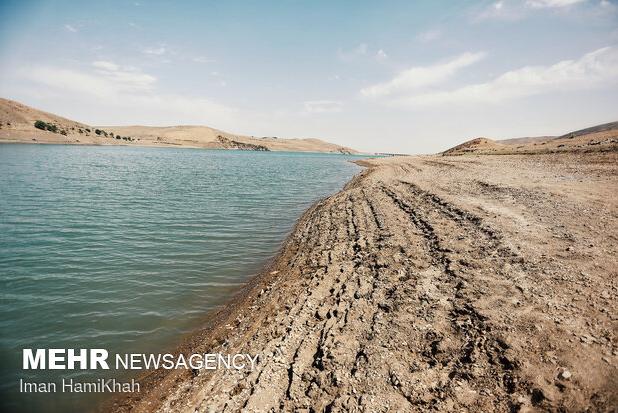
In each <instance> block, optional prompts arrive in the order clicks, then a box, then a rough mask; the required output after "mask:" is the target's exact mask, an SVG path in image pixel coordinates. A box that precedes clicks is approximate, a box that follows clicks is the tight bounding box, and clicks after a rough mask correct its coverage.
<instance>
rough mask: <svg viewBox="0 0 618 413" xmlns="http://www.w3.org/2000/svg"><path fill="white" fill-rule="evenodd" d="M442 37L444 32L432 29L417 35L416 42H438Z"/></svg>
mask: <svg viewBox="0 0 618 413" xmlns="http://www.w3.org/2000/svg"><path fill="white" fill-rule="evenodd" d="M440 37H442V31H441V30H439V29H430V30H426V31H424V32H421V33H419V34H417V35H416V40H418V41H419V42H422V43H429V42H432V41H434V40H438V39H439V38H440Z"/></svg>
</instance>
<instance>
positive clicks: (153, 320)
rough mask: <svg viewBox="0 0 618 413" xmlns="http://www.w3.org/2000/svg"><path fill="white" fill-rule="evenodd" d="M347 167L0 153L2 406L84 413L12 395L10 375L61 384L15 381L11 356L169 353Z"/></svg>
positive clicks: (273, 157)
mask: <svg viewBox="0 0 618 413" xmlns="http://www.w3.org/2000/svg"><path fill="white" fill-rule="evenodd" d="M350 159H354V157H352V156H343V155H322V154H300V153H281V152H279V153H273V152H242V151H207V150H197V149H196V150H193V149H167V148H166V149H159V148H135V147H94V146H56V145H53V146H51V145H50V146H46V145H0V297H1V299H0V314H1V319H0V357H1V359H0V363H2V373H1V377H0V379H1V390H2V403H3V407H6V406H9V407H11V408H15V407H16V406H17V407H21V409H22V410H26V411H29V410H32V411H36V410H39V411H40V410H41V409H43V407H44V408H45V411H48V410H56V411H70V410H74V411H81V410H83V409H84V406H85V405H90V404H91V403H92V399H91V398H90V399H89V398H88V396H82V397H78V396H73V397H66V396H64V397H62V395H59V394H58V395H45V396H36V397H30V396H29V397H27V398H23V397H22V398H20V397H16V395H17V392H18V388H19V383H18V382H19V378H31V379H37V380H47V379H49V380H52V381H53V380H58V378H59V377H70V376H71V375H69V374H67V372H63V373H58V372H52V373H49V372H38V373H37V374H36V375H32V374H30V375H28V374H24V371H22V370H21V349H22V348H93V347H95V348H106V349H108V350H109V351H110V356H112V354H113V353H122V354H124V353H131V352H137V353H141V352H154V353H159V352H163V351H165V350H168V349H170V348H173V346H174V344H176V343H177V342H178V339H179V336H181V335H182V334H183V333H186V332H188V331H190V330H191V329H193V328H195V327H196V326H197V324H198V323H199V322H200V320H202V317H203V315H204V314H205V313H206V312H207V311H208V310H210V309H212V308H213V307H215V306H217V305H220V304H221V303H222V302H223V301H225V299H226V298H228V297H230V295H231V294H232V293H233V292H234V291H236V290H237V289H238V287H239V286H240V285H242V284H243V283H244V282H246V281H247V279H248V278H250V277H251V276H252V275H254V274H255V273H256V272H258V271H259V270H260V267H261V266H262V265H263V264H264V263H265V261H266V260H267V259H268V258H270V257H272V256H273V255H274V254H275V253H276V251H277V249H278V248H279V247H280V246H281V243H282V241H283V240H284V238H285V236H286V235H287V234H288V233H289V231H290V230H291V228H292V227H293V225H294V223H295V221H296V220H297V219H298V218H299V217H300V215H301V214H302V212H303V211H304V210H305V209H307V208H308V206H309V205H311V204H312V203H313V202H315V201H316V200H317V199H319V198H321V197H324V196H327V195H329V194H332V193H334V192H336V191H337V190H339V189H340V188H341V187H342V186H343V184H344V183H345V182H347V181H348V180H349V179H350V178H351V177H352V176H353V175H354V174H355V173H357V172H358V171H359V170H360V168H359V167H358V166H356V165H354V164H352V163H351V162H348V160H350ZM112 357H113V356H112ZM79 374H80V373H73V376H72V377H76V376H79ZM81 375H82V376H81V377H80V380H82V379H83V380H86V379H90V378H92V377H94V375H93V372H92V371H89V372H85V373H81ZM104 377H120V376H119V375H118V374H112V375H110V374H109V373H108V376H104ZM16 401H17V404H15V402H16ZM10 403H13V404H11V405H9V404H10Z"/></svg>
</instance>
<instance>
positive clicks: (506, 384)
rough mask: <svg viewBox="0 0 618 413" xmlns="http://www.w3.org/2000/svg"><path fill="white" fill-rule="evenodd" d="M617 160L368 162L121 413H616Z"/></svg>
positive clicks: (612, 156)
mask: <svg viewBox="0 0 618 413" xmlns="http://www.w3.org/2000/svg"><path fill="white" fill-rule="evenodd" d="M617 155H618V154H616V153H615V152H612V153H600V154H599V153H597V154H571V155H569V154H561V155H536V156H458V157H440V156H436V157H401V158H391V159H376V160H371V161H367V162H365V165H366V166H368V169H366V170H365V171H364V172H363V173H362V174H361V175H359V176H358V177H357V178H355V179H354V180H353V181H352V182H351V183H350V184H348V186H347V187H346V188H345V189H344V190H343V191H341V192H340V193H338V194H336V195H334V196H332V197H330V198H328V199H326V200H324V201H322V202H320V203H319V204H317V205H315V206H314V207H313V208H311V209H310V210H309V211H307V213H306V214H305V215H304V216H303V218H302V219H301V220H300V221H299V223H298V225H297V227H296V229H295V231H294V233H293V234H292V236H291V237H290V239H289V241H288V242H287V244H286V245H285V247H284V248H283V250H282V252H281V254H280V255H279V256H278V257H277V258H276V259H275V260H274V262H273V263H272V265H271V266H270V267H269V268H268V269H267V271H266V272H265V273H263V274H262V275H261V276H260V277H257V278H256V279H254V280H253V281H252V282H251V283H250V284H249V285H248V286H247V288H246V289H245V290H244V291H243V292H242V293H241V294H239V295H238V296H237V297H236V298H235V300H234V301H233V302H232V303H231V304H230V305H229V306H226V307H225V308H224V309H222V310H221V311H220V312H219V313H216V314H214V315H213V318H212V320H211V321H210V322H209V323H208V328H207V329H204V330H203V331H201V332H198V333H197V334H195V335H194V336H193V337H192V338H191V339H190V340H189V341H188V342H187V343H186V344H185V345H184V347H183V348H182V351H184V352H186V353H190V352H202V351H207V352H222V353H236V352H238V353H251V354H259V355H260V362H259V367H258V368H257V369H256V370H255V371H252V372H236V371H227V370H219V371H216V372H214V373H212V372H205V371H201V372H199V374H197V375H193V374H191V372H187V371H184V370H183V371H174V372H172V373H170V374H167V373H164V372H153V373H152V374H151V375H149V376H148V377H147V379H146V380H145V381H144V386H145V388H146V391H145V392H143V393H142V394H140V395H138V396H135V398H134V399H121V400H116V402H115V404H114V408H115V410H117V411H129V410H132V411H138V412H150V411H163V412H176V411H183V412H184V411H186V412H195V411H217V412H218V411H241V410H242V411H279V410H284V411H367V412H379V411H427V410H429V409H435V410H438V411H474V412H476V411H499V412H510V411H588V410H589V411H615V408H616V406H618V390H617V389H618V370H617V368H618V347H617V345H618V339H617V327H618V323H617V321H618V312H617V306H618V279H617V278H616V272H617V269H618V265H617V264H618V263H617V261H618V258H617V255H616V247H617V245H618V244H617V242H616V240H617V236H618V234H617V231H616V228H618V199H617V197H616V194H617V193H618V167H617V166H618V163H617V161H618V156H617Z"/></svg>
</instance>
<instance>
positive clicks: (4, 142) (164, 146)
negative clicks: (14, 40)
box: [0, 140, 381, 158]
mask: <svg viewBox="0 0 618 413" xmlns="http://www.w3.org/2000/svg"><path fill="white" fill-rule="evenodd" d="M2 145H58V146H96V147H101V146H109V147H112V146H117V147H125V148H157V149H170V148H171V149H202V150H206V151H237V152H271V153H273V152H275V153H302V154H315V155H341V156H354V157H359V158H363V157H381V155H375V154H369V153H343V152H315V151H303V150H294V151H292V150H280V149H271V150H269V151H258V150H251V149H234V148H217V147H213V148H209V147H205V146H188V145H180V144H173V143H168V144H161V145H150V144H145V145H143V144H134V145H130V144H122V143H120V144H107V143H92V142H84V143H81V142H79V143H71V142H64V143H63V142H26V141H17V140H16V141H10V140H0V146H2Z"/></svg>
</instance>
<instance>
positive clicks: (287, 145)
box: [0, 98, 358, 154]
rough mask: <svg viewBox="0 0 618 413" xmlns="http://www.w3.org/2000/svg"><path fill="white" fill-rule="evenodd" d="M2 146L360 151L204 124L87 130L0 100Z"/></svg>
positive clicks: (79, 125)
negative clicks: (63, 145) (37, 144)
mask: <svg viewBox="0 0 618 413" xmlns="http://www.w3.org/2000/svg"><path fill="white" fill-rule="evenodd" d="M2 142H5V143H6V142H20V143H62V144H78V145H79V144H82V145H139V146H159V147H166V146H169V147H193V148H210V149H239V150H255V151H298V152H325V153H350V154H353V153H358V152H357V151H356V150H354V149H351V148H347V147H344V146H341V145H336V144H333V143H329V142H325V141H323V140H320V139H283V138H277V137H263V138H261V137H254V136H243V135H235V134H231V133H227V132H223V131H220V130H217V129H213V128H210V127H208V126H167V127H155V126H91V125H87V124H84V123H80V122H76V121H73V120H70V119H66V118H63V117H61V116H58V115H55V114H52V113H48V112H44V111H41V110H38V109H34V108H31V107H29V106H26V105H24V104H22V103H19V102H15V101H13V100H9V99H3V98H0V143H2Z"/></svg>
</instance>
